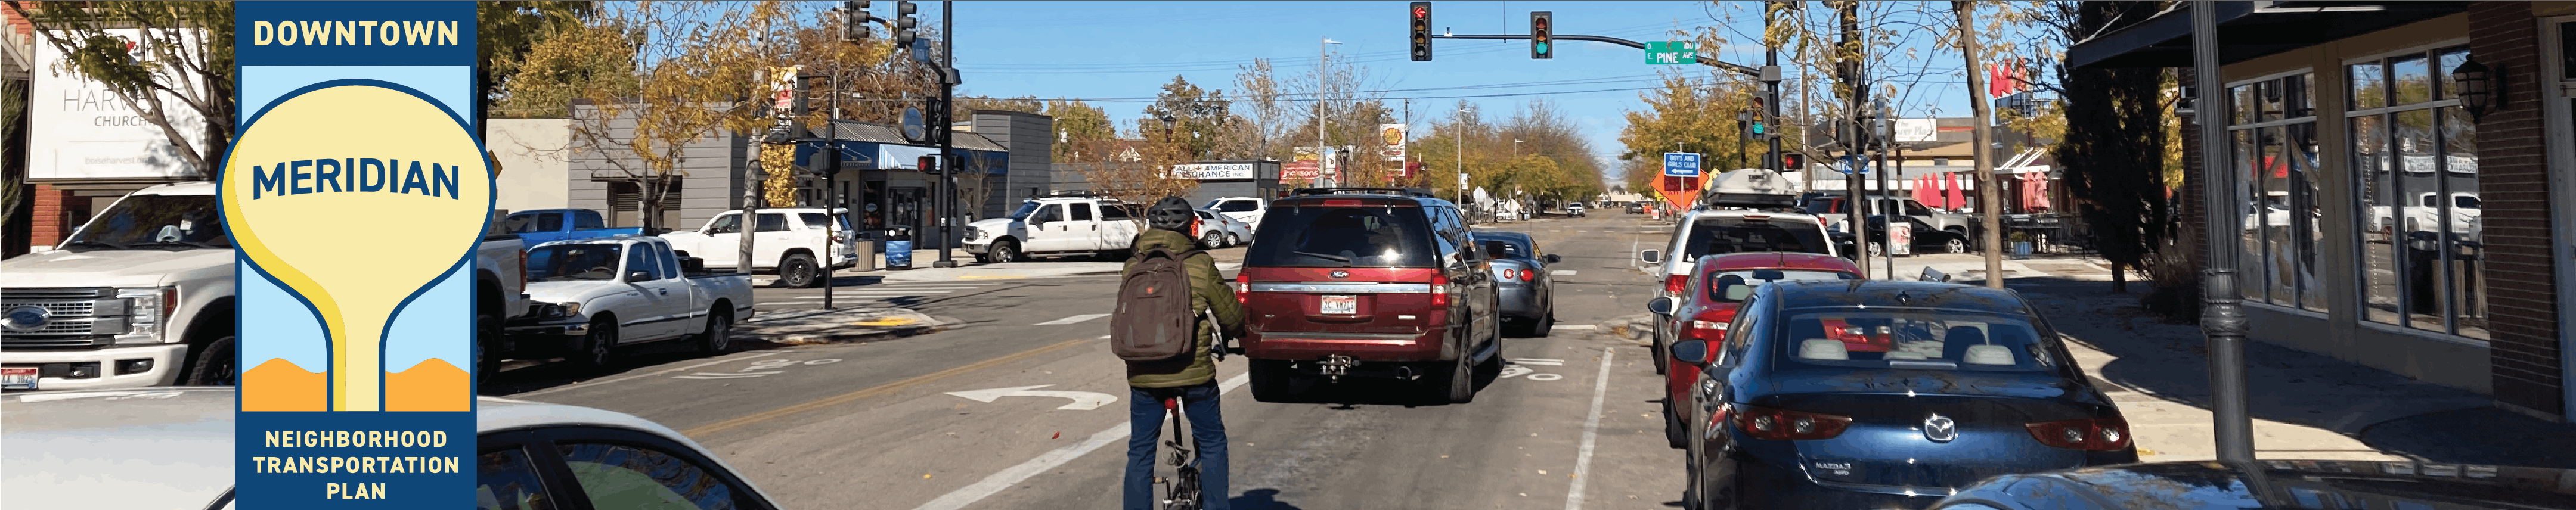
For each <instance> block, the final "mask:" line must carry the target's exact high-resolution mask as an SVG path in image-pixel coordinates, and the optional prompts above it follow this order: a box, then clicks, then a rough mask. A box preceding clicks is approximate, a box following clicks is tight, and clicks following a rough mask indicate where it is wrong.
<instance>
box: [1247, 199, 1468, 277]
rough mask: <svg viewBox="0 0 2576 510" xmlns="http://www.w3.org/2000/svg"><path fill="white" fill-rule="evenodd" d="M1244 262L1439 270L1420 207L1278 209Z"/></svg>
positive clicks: (1265, 221)
mask: <svg viewBox="0 0 2576 510" xmlns="http://www.w3.org/2000/svg"><path fill="white" fill-rule="evenodd" d="M1261 225H1262V228H1261V231H1260V232H1258V233H1255V234H1254V237H1253V242H1252V250H1251V251H1250V252H1248V253H1245V254H1244V257H1243V263H1244V265H1247V266H1260V267H1433V266H1434V264H1433V263H1432V262H1433V260H1435V259H1436V258H1435V257H1433V256H1432V248H1431V222H1430V221H1429V220H1428V219H1427V218H1424V217H1423V216H1422V208H1420V207H1278V208H1272V209H1271V210H1270V213H1269V215H1268V216H1264V217H1262V220H1261Z"/></svg>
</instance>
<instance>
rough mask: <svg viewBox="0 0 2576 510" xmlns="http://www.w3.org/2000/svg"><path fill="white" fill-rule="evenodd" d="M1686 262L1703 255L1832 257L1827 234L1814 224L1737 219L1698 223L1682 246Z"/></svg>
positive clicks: (1717, 219)
mask: <svg viewBox="0 0 2576 510" xmlns="http://www.w3.org/2000/svg"><path fill="white" fill-rule="evenodd" d="M1682 249H1683V250H1684V253H1683V254H1684V255H1685V256H1686V258H1684V259H1682V260H1683V261H1684V262H1691V261H1697V260H1699V257H1701V256H1704V255H1717V254H1725V253H1751V252H1789V253H1816V254H1830V253H1831V252H1828V251H1826V250H1825V234H1824V232H1823V231H1822V230H1821V229H1819V228H1817V227H1816V226H1815V225H1814V224H1812V223H1805V222H1799V221H1793V220H1778V221H1752V220H1741V219H1734V218H1711V219H1703V220H1699V224H1698V225H1697V226H1695V227H1693V228H1691V233H1690V241H1689V244H1685V245H1683V246H1682Z"/></svg>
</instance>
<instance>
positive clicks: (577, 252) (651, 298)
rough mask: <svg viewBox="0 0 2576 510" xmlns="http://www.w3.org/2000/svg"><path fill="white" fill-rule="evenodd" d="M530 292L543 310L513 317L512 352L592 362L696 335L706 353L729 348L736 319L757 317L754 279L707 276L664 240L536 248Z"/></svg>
mask: <svg viewBox="0 0 2576 510" xmlns="http://www.w3.org/2000/svg"><path fill="white" fill-rule="evenodd" d="M528 274H529V275H530V276H529V279H528V281H529V283H528V296H529V297H530V298H531V299H534V300H535V301H537V302H538V303H541V304H540V305H538V308H539V309H540V310H541V311H540V312H539V313H538V314H536V316H534V317H531V318H528V319H524V320H522V321H519V322H517V323H513V324H511V325H510V327H509V328H508V331H507V334H505V335H503V337H502V338H503V340H502V342H501V346H500V349H497V350H496V351H495V352H493V353H491V354H489V355H490V356H492V357H495V358H505V359H543V358H553V357H556V356H562V357H565V358H569V359H571V360H572V361H573V362H575V363H577V364H580V365H583V366H586V367H600V366H605V365H607V364H608V360H609V358H610V357H611V356H612V355H614V354H615V351H616V350H617V349H621V348H626V347H631V346H634V345H636V344H644V343H651V342H659V341H664V340H677V339H689V340H691V341H694V342H696V343H697V348H698V349H699V350H701V351H705V352H711V353H721V352H724V351H725V350H726V349H728V348H730V347H731V342H732V335H733V324H734V323H736V322H740V321H742V320H744V319H749V318H751V311H752V300H751V277H749V276H746V275H743V274H741V273H708V272H706V267H705V266H703V265H701V264H700V262H698V259H695V258H681V257H679V256H677V255H675V254H674V253H673V251H672V249H671V245H670V243H669V242H668V241H665V240H663V239H662V238H659V237H649V236H631V237H611V238H601V239H583V240H575V241H557V242H552V243H546V244H542V245H538V246H537V247H536V248H533V249H529V250H528Z"/></svg>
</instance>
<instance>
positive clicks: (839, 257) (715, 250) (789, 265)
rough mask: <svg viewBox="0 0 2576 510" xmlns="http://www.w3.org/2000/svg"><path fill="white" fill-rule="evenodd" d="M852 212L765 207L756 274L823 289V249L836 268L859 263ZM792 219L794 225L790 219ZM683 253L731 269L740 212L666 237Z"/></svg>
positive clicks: (738, 244) (755, 250)
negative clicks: (852, 227) (851, 220)
mask: <svg viewBox="0 0 2576 510" xmlns="http://www.w3.org/2000/svg"><path fill="white" fill-rule="evenodd" d="M848 213H849V210H848V209H830V210H826V209H823V208H819V207H783V208H777V209H761V210H760V220H759V221H758V222H757V224H755V225H753V227H754V228H753V232H752V234H753V235H755V236H758V237H757V238H755V239H753V242H752V254H751V258H752V266H751V268H752V271H753V272H756V273H766V274H775V275H778V284H779V285H780V286H785V287H792V288H800V289H801V288H809V287H821V286H823V266H822V265H821V262H819V261H820V260H821V259H822V257H823V252H824V251H825V250H824V245H827V244H828V245H831V249H830V251H831V252H832V267H833V268H834V269H839V268H846V267H853V266H857V265H858V263H859V255H858V250H859V241H858V232H856V231H853V230H850V219H849V215H848ZM791 219H792V221H791ZM662 238H663V239H669V240H671V248H672V249H673V250H678V251H679V252H680V254H681V255H686V256H690V257H697V258H698V259H699V260H704V261H706V264H707V267H709V268H716V269H725V270H731V269H734V268H735V267H736V266H738V265H740V264H739V262H738V261H737V260H735V259H740V258H742V211H726V212H725V213H723V214H718V215H716V217H714V218H709V219H708V220H707V224H706V226H703V227H698V229H697V230H691V231H681V232H670V233H665V234H662Z"/></svg>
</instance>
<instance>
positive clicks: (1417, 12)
mask: <svg viewBox="0 0 2576 510" xmlns="http://www.w3.org/2000/svg"><path fill="white" fill-rule="evenodd" d="M1428 17H1431V7H1430V6H1423V5H1416V6H1413V19H1422V18H1428Z"/></svg>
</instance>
